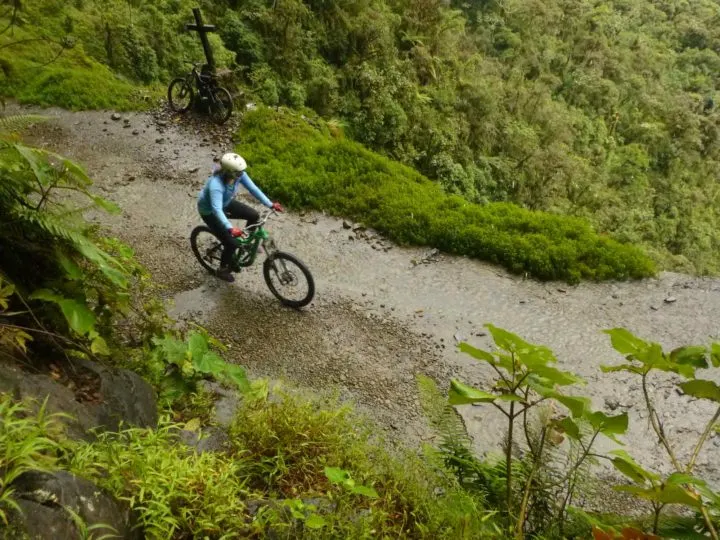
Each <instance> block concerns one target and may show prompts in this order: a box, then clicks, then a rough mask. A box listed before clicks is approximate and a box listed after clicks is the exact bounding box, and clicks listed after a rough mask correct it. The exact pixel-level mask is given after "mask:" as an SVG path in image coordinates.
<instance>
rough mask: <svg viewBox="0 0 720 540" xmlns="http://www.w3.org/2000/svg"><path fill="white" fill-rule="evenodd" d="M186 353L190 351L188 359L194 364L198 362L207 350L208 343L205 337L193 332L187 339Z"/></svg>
mask: <svg viewBox="0 0 720 540" xmlns="http://www.w3.org/2000/svg"><path fill="white" fill-rule="evenodd" d="M187 341H188V351H190V358H192V359H193V361H194V362H199V361H200V360H201V359H202V357H203V356H204V355H205V353H206V352H207V350H208V343H207V339H205V336H203V335H202V334H199V333H198V332H193V333H192V334H190V337H189V338H188V340H187Z"/></svg>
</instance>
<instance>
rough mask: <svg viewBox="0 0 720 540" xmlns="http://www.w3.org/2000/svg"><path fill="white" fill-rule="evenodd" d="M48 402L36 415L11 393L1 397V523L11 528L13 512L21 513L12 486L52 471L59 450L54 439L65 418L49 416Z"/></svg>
mask: <svg viewBox="0 0 720 540" xmlns="http://www.w3.org/2000/svg"><path fill="white" fill-rule="evenodd" d="M46 404H47V401H46V402H44V403H43V404H42V405H41V406H40V407H39V408H38V410H37V412H35V413H34V414H33V413H31V410H30V408H29V407H28V406H27V405H26V404H24V403H18V402H16V401H14V400H13V398H12V396H10V395H9V394H0V523H3V524H4V525H5V526H7V525H8V517H9V511H11V510H15V511H19V510H20V508H19V507H18V506H17V503H15V502H14V501H13V499H12V494H13V488H12V483H13V481H14V480H16V479H17V478H18V477H19V476H20V475H21V474H22V473H24V472H27V471H29V470H51V469H54V468H55V467H56V466H57V465H56V463H57V459H56V456H55V452H56V450H57V449H58V448H59V445H58V443H57V442H56V441H55V440H54V436H55V435H57V432H56V431H57V429H58V427H59V424H58V419H59V418H60V417H61V416H62V415H49V414H47V410H46Z"/></svg>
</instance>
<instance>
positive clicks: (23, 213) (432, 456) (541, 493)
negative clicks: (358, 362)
mask: <svg viewBox="0 0 720 540" xmlns="http://www.w3.org/2000/svg"><path fill="white" fill-rule="evenodd" d="M268 114H269V113H268V112H267V111H260V112H258V113H257V114H255V115H250V116H249V117H248V122H253V121H257V122H259V123H258V125H259V126H263V125H265V124H264V122H267V121H268V119H269V118H270V119H274V121H279V120H278V119H283V118H284V119H285V120H287V119H291V121H292V122H296V121H297V120H296V119H293V117H291V116H282V115H280V116H267V115H268ZM38 120H40V119H38V118H36V117H17V118H5V119H3V121H2V126H3V132H4V134H3V135H2V136H1V137H0V171H1V172H2V174H3V177H4V178H5V179H6V181H5V182H4V183H3V184H2V187H0V189H2V190H3V191H2V193H1V195H2V196H0V253H2V255H3V256H2V267H1V268H0V279H1V281H0V356H1V357H2V362H11V363H15V364H18V365H20V364H22V365H24V366H27V367H32V369H34V370H36V371H40V372H42V371H43V370H45V371H48V366H47V364H48V361H49V359H52V360H51V361H52V362H53V363H60V364H62V365H64V366H66V367H67V366H70V365H71V364H72V361H73V359H76V358H85V359H92V360H94V361H96V362H101V363H106V364H115V365H123V366H126V367H133V368H134V369H136V370H137V371H138V372H140V373H142V374H143V375H144V376H145V377H146V378H147V379H148V380H149V381H151V383H152V384H153V385H154V386H155V388H156V389H157V390H158V392H159V394H160V396H161V398H162V399H161V401H160V408H161V412H162V413H163V415H164V419H163V420H162V421H161V423H160V426H159V428H158V429H140V428H132V429H125V430H123V431H121V432H120V433H104V434H100V435H99V436H98V437H97V439H96V440H93V441H82V442H80V441H72V440H68V439H67V438H66V435H65V430H64V429H62V424H61V421H62V420H63V419H62V418H57V417H55V416H52V417H50V416H48V414H47V413H46V409H45V407H44V405H38V404H37V403H17V402H16V400H15V398H14V397H13V396H11V395H9V394H3V395H0V520H2V521H3V523H4V524H5V523H10V524H12V520H13V517H14V516H15V514H16V512H17V511H18V507H17V505H16V504H15V503H14V500H13V482H14V480H15V479H17V478H18V476H19V475H21V474H22V473H23V472H25V471H29V470H67V471H70V472H73V473H74V474H77V475H80V476H84V477H86V478H88V479H90V480H91V481H93V482H95V483H96V484H97V485H99V486H101V487H103V488H106V489H107V490H108V491H109V492H110V493H112V494H114V495H115V496H116V497H117V498H119V499H121V500H123V501H125V502H126V503H127V504H128V505H129V506H130V507H131V508H132V510H133V511H134V512H135V515H136V516H137V520H138V521H137V523H138V524H139V525H140V526H142V527H143V528H144V529H145V532H146V534H147V535H148V537H150V538H187V537H208V538H220V537H228V536H233V535H234V536H239V537H258V538H260V537H264V536H267V535H269V534H271V533H273V534H280V535H287V536H291V537H298V538H338V537H341V538H367V537H391V538H394V537H404V538H467V539H470V538H487V537H508V536H514V537H516V538H523V537H528V536H533V537H538V538H539V537H544V538H562V537H566V536H573V535H574V536H580V537H587V536H589V535H590V534H591V531H593V534H595V535H596V536H598V535H602V534H606V533H603V532H601V531H610V533H607V535H609V534H611V533H612V534H613V535H614V534H615V533H614V532H613V531H614V530H616V529H620V528H621V525H622V524H628V523H629V524H630V525H632V526H633V527H635V528H636V529H642V530H652V531H658V532H662V531H665V530H669V529H668V528H667V527H670V526H672V528H673V531H675V532H674V533H673V534H676V533H677V534H682V535H683V536H684V537H692V534H694V533H693V532H692V531H693V530H701V531H705V532H707V533H709V534H710V535H711V536H712V535H715V536H714V537H715V538H717V535H716V534H715V531H717V528H718V516H719V515H720V502H719V500H720V499H719V497H718V495H717V493H716V492H715V491H714V490H713V489H712V488H711V487H710V486H709V485H708V484H707V483H706V482H704V481H703V480H702V479H701V478H699V477H697V476H695V474H696V471H695V466H694V465H695V459H696V457H697V454H698V452H699V451H700V449H701V448H702V447H703V446H704V444H705V443H706V442H707V440H708V437H709V434H710V433H711V432H712V430H713V429H716V428H717V425H718V417H719V416H720V409H718V410H717V411H716V413H715V414H714V415H713V416H712V418H710V419H709V420H708V423H707V429H706V430H705V431H704V432H703V434H702V435H701V436H700V437H699V439H698V441H697V442H696V446H695V450H694V452H693V456H692V457H691V459H690V460H689V461H688V462H687V463H684V462H681V461H680V460H679V458H678V454H677V452H676V450H675V449H674V447H673V446H672V443H671V442H670V440H669V438H668V434H667V433H666V431H665V428H664V427H663V424H662V423H661V422H660V416H659V413H658V412H657V410H656V408H655V405H654V402H653V399H652V395H651V394H650V392H649V391H648V390H647V388H648V386H647V385H648V379H649V377H651V376H652V375H653V374H654V373H655V372H656V371H663V372H669V373H672V374H674V375H677V376H679V377H681V378H682V379H683V380H682V381H681V382H679V383H678V388H679V389H680V390H681V391H682V392H684V393H685V394H687V395H689V396H693V397H694V398H697V399H703V400H709V401H712V402H715V403H720V387H718V385H717V384H716V383H714V382H712V381H711V380H709V379H703V378H700V376H701V375H702V374H703V373H704V371H705V370H707V369H710V368H718V367H720V347H719V346H718V345H717V344H714V345H713V346H712V347H711V348H709V349H708V348H705V347H685V348H681V349H677V350H675V351H672V352H671V353H665V352H663V351H662V349H661V348H660V346H659V345H656V344H652V343H646V342H644V341H642V340H640V339H638V338H636V337H635V336H632V335H631V334H630V333H628V332H627V331H624V330H620V329H615V330H612V331H609V332H608V333H609V334H610V336H611V340H612V343H613V346H614V347H615V348H616V349H617V350H618V351H619V352H620V353H622V354H623V355H625V356H626V359H627V362H626V363H624V364H621V365H619V366H614V367H610V368H605V369H606V370H607V371H618V370H619V371H627V372H629V373H631V374H634V375H636V376H639V377H640V378H641V383H642V388H643V392H644V396H645V400H646V405H647V409H648V413H649V415H650V419H651V424H652V426H653V428H654V430H655V433H656V435H657V437H658V439H659V440H660V447H661V448H662V449H663V451H664V452H665V453H666V454H667V455H668V456H669V459H670V462H671V463H672V466H673V468H674V470H675V472H674V473H673V474H670V475H665V476H663V475H660V474H658V473H656V472H653V471H649V470H646V469H644V468H642V467H641V466H640V465H639V464H638V463H636V462H635V461H634V460H633V458H632V457H631V456H630V454H629V453H626V452H624V451H614V452H611V453H609V454H608V455H605V456H603V455H599V454H597V452H596V451H594V443H595V441H596V439H597V438H598V437H599V436H601V435H602V436H606V437H610V438H613V439H614V438H615V437H617V436H618V435H621V434H623V433H624V432H625V430H626V429H627V424H628V418H627V415H626V414H619V415H614V416H611V415H607V414H605V413H602V412H600V411H593V410H592V409H591V408H590V405H589V400H588V399H586V398H584V397H581V396H579V395H577V393H576V392H575V389H574V385H576V384H577V383H579V382H581V381H580V379H579V378H578V377H576V376H575V375H573V374H572V373H570V372H566V371H561V370H559V369H558V368H557V367H555V363H556V361H555V358H554V356H553V354H552V352H551V351H549V350H548V349H547V348H545V347H539V346H535V345H531V344H529V343H527V342H525V341H523V340H522V339H520V338H519V337H517V336H515V335H513V334H511V333H509V332H506V331H504V330H501V329H499V328H495V327H493V326H491V325H489V329H490V331H491V333H492V335H493V338H494V340H495V343H496V345H497V346H498V348H499V350H498V351H497V352H487V351H482V350H479V349H474V348H472V347H470V346H468V345H461V348H462V350H464V351H465V352H467V353H469V354H471V355H472V356H473V357H475V358H477V359H478V360H480V361H482V362H484V363H487V364H489V365H490V366H491V367H492V368H493V369H494V370H495V372H496V373H497V375H498V378H497V380H496V381H494V385H493V386H492V388H491V389H488V390H487V391H485V390H478V389H474V388H472V387H470V386H467V385H465V384H463V383H461V382H459V381H453V382H452V385H451V389H450V400H449V401H447V400H445V399H441V400H438V399H437V396H438V395H439V394H440V391H439V390H438V389H437V387H436V386H435V384H434V383H433V382H432V381H429V380H423V381H421V393H422V395H423V396H424V401H425V402H426V405H428V406H427V413H428V417H429V419H430V420H431V422H432V423H433V425H434V426H435V427H436V429H437V430H438V433H439V435H440V439H439V442H440V443H439V444H438V446H437V448H435V449H431V448H428V449H427V452H426V453H425V455H415V454H413V453H410V452H407V451H403V450H394V451H392V452H391V451H389V450H385V449H384V448H385V443H384V441H383V440H382V439H381V438H380V437H379V436H378V435H377V433H376V428H375V427H374V426H373V425H372V424H370V423H368V422H366V421H365V420H363V419H361V418H359V417H358V416H357V415H356V414H355V413H353V411H352V409H351V408H350V407H349V406H347V405H341V404H340V403H338V401H337V400H335V399H331V398H329V397H328V398H307V397H304V396H302V395H300V394H299V393H295V392H281V391H279V390H278V389H277V387H276V388H273V389H272V391H271V390H270V388H269V385H268V384H267V383H266V382H265V381H253V382H250V381H248V380H247V378H246V377H245V373H244V370H243V369H242V368H241V367H240V366H233V365H229V364H227V363H226V362H224V361H223V360H222V358H221V356H220V354H221V353H222V351H223V347H222V345H221V344H220V343H218V342H217V341H216V340H214V339H213V338H212V337H211V336H209V335H208V334H207V333H206V332H205V331H203V330H202V329H193V330H191V331H189V332H187V333H182V332H180V331H179V330H177V329H174V328H173V325H172V324H171V321H169V319H168V317H167V315H166V314H165V312H164V310H163V309H162V306H161V304H159V302H158V301H157V300H156V299H155V294H154V291H153V289H152V284H151V282H150V280H149V276H148V275H147V273H146V272H145V270H144V269H143V268H142V267H141V266H140V265H139V264H138V263H137V261H136V260H135V259H134V257H133V254H132V251H131V250H130V249H129V248H127V247H126V246H124V245H123V244H121V243H120V242H118V241H117V240H114V239H108V238H104V237H102V236H100V235H99V234H98V232H97V231H96V230H94V229H92V228H91V227H90V226H89V225H88V223H87V222H85V221H84V219H83V217H82V213H83V211H84V209H87V208H103V209H105V210H107V211H117V209H116V208H115V207H114V206H113V205H111V204H110V203H108V202H107V201H104V200H103V199H101V198H98V197H96V196H95V195H93V194H92V192H91V191H90V180H89V179H88V178H87V176H86V175H85V174H84V172H83V171H82V169H81V168H80V167H79V166H77V165H76V164H74V163H72V162H71V161H69V160H67V159H64V158H62V157H61V156H57V155H54V154H50V153H48V152H47V151H44V150H39V149H36V148H31V147H28V146H25V145H23V144H21V143H19V142H17V139H16V138H15V137H13V136H11V135H9V132H10V131H11V130H14V129H18V128H20V127H21V126H23V125H25V124H27V123H28V122H35V121H38ZM249 125H250V124H249ZM291 125H292V124H291ZM299 125H301V126H303V125H304V124H299ZM304 129H306V130H309V131H307V133H306V132H305V131H302V130H301V129H299V128H297V127H296V128H294V130H290V131H289V133H291V134H292V133H294V134H295V135H297V136H298V139H297V141H296V143H297V144H298V145H302V144H310V143H312V144H316V145H317V150H318V151H320V150H322V149H323V148H325V151H326V152H332V153H333V154H340V155H350V156H354V155H356V154H358V153H360V154H361V155H363V156H364V160H363V161H355V162H354V163H356V164H358V163H362V164H363V167H365V166H367V165H366V164H367V163H372V164H373V166H374V167H376V168H378V170H379V169H381V168H383V167H384V168H386V169H387V170H389V171H390V172H392V171H393V169H397V170H398V171H401V178H403V179H404V181H406V182H408V185H411V182H415V183H417V184H420V185H426V186H428V189H430V188H432V189H435V190H438V193H441V192H440V191H439V188H437V187H436V186H435V184H432V183H431V182H429V181H428V180H426V179H423V178H422V177H420V176H419V175H418V174H416V173H412V172H411V171H410V170H409V169H404V168H402V167H401V166H399V165H397V164H394V163H392V162H390V161H389V160H387V159H385V158H380V157H378V156H375V155H373V154H370V153H369V152H368V151H366V150H362V149H360V148H359V147H358V145H357V144H356V143H349V142H347V141H342V140H341V141H337V144H338V145H339V146H338V147H334V146H333V145H334V144H336V143H335V141H332V140H331V139H329V138H328V136H327V134H323V133H320V132H316V131H315V130H314V128H309V127H307V126H305V128H304ZM312 133H315V135H312ZM275 139H276V140H278V139H277V138H275ZM308 141H310V142H308ZM279 150H281V148H278V155H280V156H281V157H282V152H280V151H279ZM321 153H322V152H321ZM298 163H301V162H298ZM327 163H328V166H329V164H330V163H331V161H328V162H327ZM299 170H301V169H299ZM357 173H358V175H359V176H362V175H363V169H360V168H358V169H357ZM373 174H374V173H373ZM371 176H372V175H371ZM393 176H395V175H393ZM368 181H371V180H368ZM363 185H365V184H359V185H358V186H359V189H360V186H363ZM403 189H408V188H403ZM68 191H70V192H73V197H66V196H59V195H58V193H60V192H63V193H65V192H68ZM443 196H444V195H443ZM27 268H33V269H34V271H33V272H28V271H27ZM53 365H54V364H53ZM52 369H54V368H51V370H52ZM208 378H209V379H212V378H217V379H218V380H222V381H225V382H226V383H229V384H230V385H234V386H235V387H236V389H237V390H238V392H242V393H243V396H242V397H243V399H242V404H241V405H240V406H239V408H238V410H237V411H236V415H235V418H234V420H233V422H232V425H231V426H230V428H229V431H228V438H227V440H226V441H225V443H223V445H222V446H221V448H219V450H220V451H219V452H203V453H197V452H193V451H191V450H190V449H189V448H186V447H184V446H182V445H181V444H180V443H179V441H178V436H179V435H180V433H179V432H180V430H184V431H185V432H191V433H196V434H202V433H203V431H204V430H206V429H207V428H208V427H210V426H211V424H212V422H213V415H212V414H211V409H212V403H213V396H212V395H211V394H209V393H208V391H207V390H204V389H203V388H204V387H203V386H202V385H200V384H199V382H200V380H201V379H208ZM563 389H568V390H567V391H563ZM467 403H487V404H492V405H494V406H495V407H496V408H498V409H500V410H501V411H502V412H503V414H505V415H506V417H507V419H508V437H507V438H508V441H509V444H508V445H506V447H505V452H504V455H503V457H502V458H500V459H498V460H494V459H493V458H490V459H487V460H485V461H480V460H478V459H477V458H475V457H474V456H473V454H472V450H471V445H470V441H469V439H468V436H467V434H466V433H465V430H464V428H463V427H462V425H461V424H460V422H459V420H458V418H457V413H456V411H455V410H454V409H453V408H452V407H453V405H456V404H467ZM566 409H567V413H564V412H563V411H565V410H566ZM171 418H172V420H171ZM516 421H517V422H520V423H521V424H522V429H520V427H518V426H516V425H515V423H516ZM518 432H519V433H520V436H519V437H518V436H517V433H518ZM564 440H566V441H567V443H568V444H567V445H565V446H563V441H564ZM518 449H522V450H521V453H520V452H518ZM597 459H608V460H610V461H611V462H612V464H613V465H614V466H615V468H616V469H617V470H618V471H619V472H621V473H622V474H624V475H626V476H627V477H628V479H629V480H630V481H631V482H632V484H628V485H623V486H619V487H618V488H617V489H618V490H621V491H624V492H627V493H630V494H633V495H636V496H638V497H639V498H640V499H642V500H646V501H649V502H650V504H651V506H652V509H653V511H652V515H650V516H648V519H635V518H629V517H626V516H622V515H620V516H617V515H615V516H605V515H598V514H596V513H591V512H589V511H588V510H587V509H585V508H581V507H579V504H578V503H577V501H578V500H579V499H580V495H581V494H583V493H584V490H586V489H588V488H589V486H590V484H591V483H592V481H591V474H590V472H591V468H590V466H591V465H592V464H593V462H594V461H593V460H597ZM677 505H681V506H684V507H686V508H688V509H689V510H690V511H691V512H695V515H694V516H690V517H685V518H677V517H675V516H673V515H672V512H671V511H670V509H669V507H671V506H677ZM666 514H667V516H666ZM73 519H74V520H75V521H78V520H80V518H79V517H78V516H74V517H73ZM79 530H80V531H81V534H83V535H85V536H87V537H92V536H93V535H94V534H96V533H97V534H105V533H107V527H105V526H103V524H98V523H93V524H87V525H86V524H82V523H79ZM628 531H630V532H628ZM678 531H680V532H679V533H678ZM623 534H626V537H627V538H631V537H633V536H632V534H633V533H632V530H631V529H628V528H626V529H625V532H624V533H623ZM600 537H603V538H604V537H609V536H600Z"/></svg>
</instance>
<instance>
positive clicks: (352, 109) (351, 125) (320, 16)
mask: <svg viewBox="0 0 720 540" xmlns="http://www.w3.org/2000/svg"><path fill="white" fill-rule="evenodd" d="M192 5H194V3H191V2H187V1H185V0H183V1H179V0H172V1H171V0H165V1H159V2H153V3H144V2H126V1H123V0H113V1H111V2H102V3H100V2H97V1H95V0H76V1H75V2H73V3H71V4H69V5H65V3H63V2H57V1H50V0H40V1H38V2H33V3H28V4H27V5H25V6H24V10H23V11H22V17H21V23H22V24H23V25H25V28H26V30H27V31H31V30H32V31H34V32H39V31H40V30H39V28H42V29H43V30H42V31H43V32H47V33H48V34H49V35H53V36H56V37H59V36H64V35H71V36H73V37H74V38H75V40H76V49H74V51H75V52H74V54H77V55H79V56H78V57H77V58H75V59H72V61H71V62H70V64H68V66H67V67H64V68H63V69H64V70H65V71H63V73H62V75H61V76H56V78H55V79H52V80H49V79H48V78H49V77H50V76H49V75H42V76H40V75H38V77H44V78H45V79H44V83H42V84H40V83H38V82H37V81H36V80H35V79H33V81H34V82H32V83H31V84H29V85H28V86H25V87H23V88H22V89H20V88H19V87H13V86H12V85H10V86H9V87H7V86H6V87H5V93H6V94H9V95H17V96H19V97H21V98H22V99H24V100H27V101H30V102H41V103H50V102H53V101H55V102H57V103H58V104H61V105H66V106H70V105H72V106H75V107H81V106H82V104H81V103H77V102H76V101H73V100H69V99H68V98H67V97H63V95H64V96H67V95H68V94H69V93H73V92H68V91H66V92H63V93H62V94H63V95H57V94H56V93H53V92H52V91H51V90H46V89H47V88H48V87H50V88H51V87H53V85H54V84H60V83H59V82H58V80H59V79H63V80H66V79H67V78H72V77H79V78H80V79H82V78H83V77H84V75H80V74H79V73H84V72H85V70H86V69H90V66H95V64H94V63H93V62H91V61H90V60H81V59H83V58H91V59H93V60H94V61H95V62H99V63H100V64H104V65H106V66H109V67H111V68H112V69H113V70H114V71H115V72H116V73H118V74H119V75H120V76H121V77H124V78H125V79H126V81H128V82H131V83H132V84H149V85H151V86H152V85H157V86H154V87H153V88H154V94H152V92H151V94H152V95H158V94H159V93H160V92H161V90H162V86H163V85H164V84H165V83H166V81H167V80H168V78H169V76H170V75H171V74H175V73H178V72H180V71H182V70H183V65H182V59H197V58H200V56H199V54H200V48H199V45H198V43H197V39H196V38H195V37H194V36H191V35H188V34H185V33H181V32H179V30H180V29H181V27H182V24H183V23H184V22H188V20H189V18H190V8H191V7H192ZM200 5H201V6H202V8H203V10H204V13H205V14H206V17H207V18H208V19H209V20H211V21H212V22H213V23H215V24H217V25H218V29H219V32H218V33H217V35H214V36H213V39H214V45H215V47H216V56H217V57H218V58H219V60H220V63H221V64H223V65H225V66H228V67H231V68H233V69H234V70H235V74H236V77H237V79H236V84H237V85H238V88H240V87H243V88H245V89H247V90H248V91H249V92H250V94H249V95H250V96H251V97H254V98H256V99H260V100H262V101H263V102H265V103H266V104H269V105H275V104H285V105H289V106H291V107H295V108H302V107H310V108H312V109H314V111H316V112H317V113H319V114H321V115H322V116H323V117H325V118H326V119H329V120H333V122H334V123H335V125H339V126H343V127H344V130H345V132H346V134H347V135H348V136H349V137H351V138H352V139H355V140H357V141H359V142H361V143H363V144H365V145H366V146H368V147H370V148H372V149H375V150H379V151H382V152H383V153H385V154H386V155H388V156H389V157H391V158H394V159H396V160H399V161H401V162H403V163H405V164H408V165H411V166H413V167H415V168H416V169H418V170H419V171H420V172H422V173H423V174H425V175H427V176H428V177H430V178H432V179H435V180H437V181H438V182H439V183H440V184H441V185H442V186H443V187H444V188H445V190H447V191H449V192H453V193H458V194H461V195H462V196H463V197H465V198H466V199H468V200H469V201H471V202H485V201H495V202H497V201H510V202H514V203H517V204H520V205H522V206H524V207H527V208H529V209H535V210H547V211H551V212H556V213H561V214H571V215H576V216H581V217H586V218H588V219H589V220H590V222H591V223H592V224H593V225H594V226H595V228H596V229H597V230H598V231H599V232H600V233H608V234H611V235H613V236H614V237H616V238H617V239H619V240H621V241H629V242H632V243H635V244H639V245H641V246H644V247H646V248H647V249H648V250H650V252H651V253H652V254H653V256H654V257H655V258H656V259H657V260H658V261H659V262H660V263H661V264H662V265H663V266H664V267H665V268H671V269H679V270H683V271H690V272H698V273H707V272H716V271H717V270H718V269H719V267H720V258H719V257H720V255H719V253H720V249H719V247H720V236H719V235H720V233H718V230H719V228H718V215H719V212H720V205H718V204H717V195H718V191H717V189H718V188H717V186H718V182H717V170H718V167H717V165H718V160H719V159H720V155H719V154H718V148H719V147H718V144H719V143H718V141H719V140H720V137H718V131H717V119H718V113H717V110H716V107H715V105H714V102H715V98H716V91H717V83H718V75H717V73H718V66H720V57H719V56H718V53H717V50H718V30H717V28H718V25H717V24H716V22H717V21H718V18H719V14H720V8H719V7H718V4H717V3H716V2H714V1H712V0H699V1H696V2H684V1H681V0H669V1H664V2H661V3H657V2H651V1H646V0H626V1H605V2H594V1H590V0H581V1H574V0H573V1H566V0H554V1H548V2H545V1H544V2H530V3H528V2H525V1H520V0H509V1H506V2H502V3H501V2H485V1H481V2H475V1H473V2H454V1H453V2H446V1H445V2H444V1H432V0H430V1H422V2H412V3H409V2H404V1H401V0H366V1H362V2H333V3H332V5H328V4H327V3H324V2H313V1H308V2H300V1H298V0H281V1H277V2H261V1H246V2H243V1H228V2H201V3H200ZM48 14H49V16H48ZM3 37H4V38H7V36H6V35H5V36H3ZM221 41H222V44H221ZM81 49H82V50H81ZM11 50H12V49H5V50H3V51H0V52H3V53H4V55H5V56H4V58H5V62H6V63H7V64H9V65H13V64H14V63H18V62H20V61H21V59H22V58H24V57H19V58H18V57H15V56H12V55H10V54H9V52H10V51H11ZM63 60H68V58H66V57H64V58H63ZM234 61H236V62H237V63H236V64H234V63H233V62H234ZM52 69H53V70H54V69H59V68H52ZM92 69H93V70H99V69H100V67H92ZM78 70H80V72H78ZM18 71H20V72H23V73H24V70H22V69H21V70H18ZM98 73H100V72H99V71H98ZM28 77H31V76H30V75H28ZM108 78H110V77H109V76H108ZM93 80H95V79H93ZM53 81H54V82H53ZM117 84H119V85H122V84H127V83H126V82H123V81H119V82H118V83H117ZM78 88H79V89H80V90H79V93H80V94H82V91H83V88H82V86H81V85H79V86H78ZM94 94H97V92H95V93H94ZM68 101H70V102H69V103H68ZM110 101H112V100H110ZM115 101H117V104H118V105H121V106H124V107H128V106H133V107H134V106H138V105H137V101H133V100H131V102H130V103H128V102H127V101H126V100H125V99H124V98H121V97H120V96H117V97H116V98H115ZM140 103H142V101H141V102H140ZM108 105H109V103H108V100H103V101H101V102H94V101H93V100H92V99H90V98H89V97H88V101H87V106H92V107H98V106H103V107H104V106H108Z"/></svg>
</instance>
